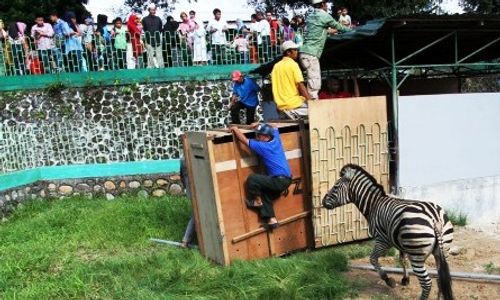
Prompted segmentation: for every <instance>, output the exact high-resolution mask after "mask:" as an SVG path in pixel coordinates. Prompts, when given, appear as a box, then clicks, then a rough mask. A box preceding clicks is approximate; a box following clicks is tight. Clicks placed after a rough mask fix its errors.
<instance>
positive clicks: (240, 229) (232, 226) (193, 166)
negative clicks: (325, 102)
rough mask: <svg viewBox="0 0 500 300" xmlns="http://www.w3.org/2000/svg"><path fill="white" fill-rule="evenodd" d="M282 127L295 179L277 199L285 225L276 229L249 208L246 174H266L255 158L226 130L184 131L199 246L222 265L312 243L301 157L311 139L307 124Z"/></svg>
mask: <svg viewBox="0 0 500 300" xmlns="http://www.w3.org/2000/svg"><path fill="white" fill-rule="evenodd" d="M278 128H279V130H280V135H281V139H282V142H283V147H284V150H285V154H286V157H287V159H288V163H289V165H290V168H291V170H292V175H293V182H292V184H291V185H290V187H289V189H288V192H287V193H284V195H282V196H281V197H280V198H279V199H277V200H276V201H275V202H274V209H275V212H276V217H277V219H278V221H279V222H280V224H281V225H280V227H278V228H277V229H275V230H273V231H265V230H264V229H263V228H262V227H261V226H260V220H259V218H258V214H257V212H256V211H255V210H251V209H248V208H247V207H246V205H245V202H244V199H245V189H244V187H245V181H246V178H247V177H248V175H249V174H251V173H264V172H263V167H262V165H261V164H260V163H259V161H258V159H257V157H256V156H255V155H253V154H252V153H251V152H250V150H249V149H248V148H247V147H246V146H244V145H242V144H241V143H240V142H235V141H234V139H233V136H232V134H230V133H227V132H223V131H208V132H188V133H186V134H185V137H184V151H185V156H186V162H187V165H188V173H189V179H190V181H191V182H192V184H191V187H192V190H191V192H192V203H193V211H194V214H195V219H196V232H197V236H198V241H199V245H200V251H201V253H202V254H203V255H205V256H206V257H208V258H210V259H211V260H213V261H215V262H217V263H219V264H222V265H228V264H230V263H231V262H232V261H234V260H235V259H242V260H249V259H257V258H265V257H270V256H280V255H283V254H286V253H289V252H292V251H296V250H299V249H305V248H310V247H312V245H313V234H312V224H311V219H310V210H311V199H310V189H309V184H308V182H309V180H308V172H307V171H306V170H307V165H306V161H307V159H306V160H304V159H303V156H304V155H303V154H304V153H308V150H307V149H305V147H307V146H306V145H307V142H308V141H307V139H308V138H307V137H305V130H304V129H303V128H304V127H303V124H300V123H280V124H278ZM242 131H243V132H244V133H245V134H246V135H247V137H249V138H253V137H254V133H253V132H252V131H250V130H245V129H242ZM306 156H307V155H306Z"/></svg>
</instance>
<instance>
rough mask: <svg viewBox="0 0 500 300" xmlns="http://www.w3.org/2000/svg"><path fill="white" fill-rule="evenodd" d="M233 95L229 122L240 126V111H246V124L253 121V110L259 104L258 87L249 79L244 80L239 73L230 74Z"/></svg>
mask: <svg viewBox="0 0 500 300" xmlns="http://www.w3.org/2000/svg"><path fill="white" fill-rule="evenodd" d="M232 80H233V95H232V96H231V106H230V107H231V122H232V123H233V124H241V122H240V110H242V109H245V110H246V116H247V124H248V125H250V124H252V123H253V122H254V120H255V110H256V108H257V105H258V104H259V90H260V87H259V86H258V85H257V83H255V81H254V80H253V79H251V78H245V76H243V74H241V72H240V71H238V70H236V71H233V73H232Z"/></svg>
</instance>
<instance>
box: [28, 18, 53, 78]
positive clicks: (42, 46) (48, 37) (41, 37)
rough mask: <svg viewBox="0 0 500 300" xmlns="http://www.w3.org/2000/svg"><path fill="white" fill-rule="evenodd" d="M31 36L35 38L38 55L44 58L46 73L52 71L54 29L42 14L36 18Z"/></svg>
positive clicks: (43, 64)
mask: <svg viewBox="0 0 500 300" xmlns="http://www.w3.org/2000/svg"><path fill="white" fill-rule="evenodd" d="M31 37H32V38H33V39H34V40H35V45H36V50H37V51H38V57H39V58H41V60H42V66H43V71H44V73H51V70H54V69H55V68H54V67H51V66H50V58H51V56H52V55H51V51H52V49H54V48H55V44H54V40H53V37H54V30H53V29H52V26H50V24H49V23H45V22H44V20H43V17H42V16H37V17H36V18H35V25H33V26H32V27H31Z"/></svg>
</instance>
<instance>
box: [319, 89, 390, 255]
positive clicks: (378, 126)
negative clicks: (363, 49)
mask: <svg viewBox="0 0 500 300" xmlns="http://www.w3.org/2000/svg"><path fill="white" fill-rule="evenodd" d="M386 110H387V109H386V99H385V97H361V98H347V99H335V100H326V101H323V100H322V101H314V102H311V103H310V104H309V131H310V155H311V181H312V184H311V186H312V205H313V226H314V236H315V244H316V247H322V246H327V245H335V244H340V243H345V242H350V241H354V240H360V239H365V238H367V237H368V223H367V222H366V219H365V218H364V217H363V215H362V214H361V213H360V212H359V210H358V209H357V208H356V207H355V206H354V205H346V206H343V207H340V208H337V209H335V210H326V209H324V208H322V206H321V200H322V199H323V196H324V195H325V194H326V193H327V192H328V190H329V189H330V188H331V187H332V185H333V184H334V182H335V181H336V180H337V179H338V175H339V172H340V169H341V168H342V167H343V166H344V165H345V164H348V163H355V164H358V165H360V166H362V167H364V168H365V169H366V170H367V171H368V172H370V173H371V174H372V175H373V176H374V177H375V178H376V179H377V180H378V181H379V182H380V183H381V184H382V185H383V186H384V187H385V188H386V189H387V188H388V182H389V175H388V174H389V172H388V171H389V170H388V148H387V138H388V136H387V113H386Z"/></svg>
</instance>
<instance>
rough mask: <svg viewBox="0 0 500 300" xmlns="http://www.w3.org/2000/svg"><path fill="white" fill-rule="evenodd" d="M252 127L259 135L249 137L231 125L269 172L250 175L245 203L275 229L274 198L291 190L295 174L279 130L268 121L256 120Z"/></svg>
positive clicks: (236, 134) (237, 135) (264, 225)
mask: <svg viewBox="0 0 500 300" xmlns="http://www.w3.org/2000/svg"><path fill="white" fill-rule="evenodd" d="M252 128H254V130H255V133H256V137H255V139H250V140H249V139H247V138H246V136H245V135H244V134H243V133H242V132H241V131H240V130H239V129H238V127H236V126H231V127H230V130H231V131H232V132H233V133H234V135H235V136H236V138H237V139H238V140H240V141H241V142H242V143H243V144H245V145H246V146H248V148H250V149H251V150H252V151H253V152H255V153H256V154H257V156H258V157H259V158H260V159H261V160H262V162H263V163H264V166H265V168H266V173H267V175H262V174H251V175H250V176H248V178H247V181H246V194H247V199H246V200H245V202H246V205H247V207H248V208H255V209H258V210H259V212H260V217H261V218H262V219H263V221H264V223H263V224H262V226H263V227H264V228H266V229H268V230H269V229H275V228H277V227H278V225H279V223H278V220H277V219H276V215H275V214H274V209H273V200H275V199H278V198H279V196H280V195H281V193H282V192H284V191H285V190H287V189H288V187H289V186H290V184H291V183H292V173H291V171H290V166H289V165H288V161H287V160H286V156H285V151H284V150H283V144H282V143H281V138H280V134H279V131H278V129H277V128H273V127H272V126H270V125H269V124H265V123H264V124H259V123H255V124H253V125H252Z"/></svg>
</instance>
